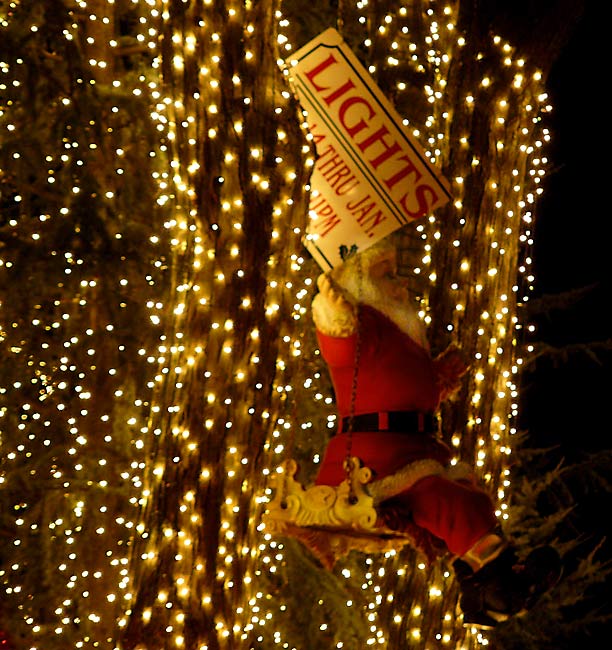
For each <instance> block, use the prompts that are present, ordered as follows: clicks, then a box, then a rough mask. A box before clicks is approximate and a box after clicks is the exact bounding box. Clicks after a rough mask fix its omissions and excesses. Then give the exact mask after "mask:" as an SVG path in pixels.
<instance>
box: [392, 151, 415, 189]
mask: <svg viewBox="0 0 612 650" xmlns="http://www.w3.org/2000/svg"><path fill="white" fill-rule="evenodd" d="M399 160H405V161H406V162H407V163H408V164H407V165H406V166H405V167H402V169H400V170H399V171H398V172H396V173H395V174H394V175H393V176H392V177H391V178H388V179H387V180H386V181H385V185H386V186H387V187H388V188H389V189H391V188H392V187H393V186H394V185H395V184H396V183H399V181H401V180H402V178H406V176H408V174H416V178H415V179H414V182H415V183H418V182H419V181H420V180H421V177H422V176H423V174H422V173H421V172H420V171H419V170H418V169H417V168H416V167H415V166H414V163H413V162H412V160H410V158H408V156H401V157H400V158H399Z"/></svg>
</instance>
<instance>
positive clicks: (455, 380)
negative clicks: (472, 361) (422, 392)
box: [433, 343, 470, 400]
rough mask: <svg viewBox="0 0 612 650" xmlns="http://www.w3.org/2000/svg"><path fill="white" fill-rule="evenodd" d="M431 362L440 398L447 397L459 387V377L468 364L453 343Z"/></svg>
mask: <svg viewBox="0 0 612 650" xmlns="http://www.w3.org/2000/svg"><path fill="white" fill-rule="evenodd" d="M433 363H434V370H435V372H436V383H437V384H438V387H439V388H440V399H441V400H445V399H449V398H450V397H452V396H453V395H454V394H455V393H457V392H458V391H459V389H460V388H461V378H462V377H463V375H465V373H466V372H467V371H468V370H469V368H470V366H469V365H468V364H467V363H466V362H465V360H464V359H463V356H462V355H461V351H460V350H459V348H458V347H457V346H456V345H455V344H454V343H451V345H449V346H448V347H447V348H446V350H444V351H443V352H441V353H440V354H439V355H438V356H437V357H436V358H435V359H434V360H433Z"/></svg>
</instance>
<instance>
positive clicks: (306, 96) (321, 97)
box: [291, 29, 451, 270]
mask: <svg viewBox="0 0 612 650" xmlns="http://www.w3.org/2000/svg"><path fill="white" fill-rule="evenodd" d="M291 63H292V66H293V67H292V68H291V75H292V83H293V86H294V89H295V92H296V94H297V96H298V99H299V101H300V104H301V106H302V108H303V109H304V110H305V111H306V114H307V118H306V119H307V123H308V127H309V130H310V132H311V133H312V135H313V137H314V141H315V146H316V149H317V161H316V164H315V168H314V172H313V175H312V181H311V186H312V193H311V199H310V205H309V211H310V215H311V220H310V223H309V226H308V230H307V235H306V237H305V240H304V245H305V246H306V248H307V249H308V250H309V252H310V253H311V254H312V256H313V257H314V258H315V260H316V261H317V262H318V263H319V265H320V266H321V267H322V268H323V269H324V270H329V269H331V268H333V267H334V266H338V265H339V264H341V263H342V261H343V259H345V258H346V256H347V255H350V254H352V253H354V252H357V251H359V252H361V251H362V250H365V249H366V248H368V247H369V246H371V245H372V244H374V243H376V242H377V241H379V240H380V239H382V238H384V237H386V236H387V235H389V234H390V233H392V232H393V231H394V230H397V228H399V227H400V226H402V225H404V224H406V223H408V222H409V221H413V220H415V219H419V218H421V217H423V216H425V215H427V214H429V213H431V212H432V210H434V209H435V208H437V207H439V206H441V205H443V204H444V203H446V202H447V201H448V200H449V199H450V198H451V195H450V190H449V186H448V183H447V181H446V179H444V177H442V176H441V174H440V173H439V172H438V171H437V170H436V169H435V167H433V165H432V164H431V163H430V162H429V161H428V159H427V157H426V156H425V153H424V151H423V150H422V149H421V147H420V146H419V144H418V143H417V141H416V140H415V139H414V138H412V137H411V136H410V135H409V134H408V133H407V132H406V130H405V128H404V126H403V125H402V119H401V117H400V116H399V115H398V113H397V112H396V110H395V109H394V108H393V106H392V105H391V103H390V102H389V101H387V99H386V98H385V96H384V95H383V94H382V92H381V91H380V89H379V88H378V87H377V86H376V84H375V83H374V80H373V79H372V77H371V76H370V75H369V74H368V72H367V71H366V70H365V68H364V67H363V66H362V65H361V63H360V62H359V61H358V59H357V57H356V56H355V55H354V54H353V53H352V51H351V50H350V48H349V47H348V46H347V45H346V43H345V42H344V41H343V40H342V37H341V36H340V34H339V33H338V32H337V31H336V30H335V29H328V30H326V31H325V32H323V33H322V34H320V35H319V36H318V37H317V38H315V39H314V40H312V41H310V42H309V43H307V44H306V45H305V46H304V47H303V48H301V49H300V50H299V51H298V52H296V53H295V54H294V55H293V56H292V58H291Z"/></svg>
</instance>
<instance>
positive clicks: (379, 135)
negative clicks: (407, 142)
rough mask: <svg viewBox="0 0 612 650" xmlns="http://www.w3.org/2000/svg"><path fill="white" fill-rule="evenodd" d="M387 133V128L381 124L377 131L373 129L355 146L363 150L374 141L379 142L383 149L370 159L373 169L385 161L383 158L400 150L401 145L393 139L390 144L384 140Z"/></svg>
mask: <svg viewBox="0 0 612 650" xmlns="http://www.w3.org/2000/svg"><path fill="white" fill-rule="evenodd" d="M388 134H389V129H388V128H387V127H386V126H384V125H383V126H381V127H380V129H378V131H375V132H374V133H372V135H371V136H369V137H368V138H366V139H365V140H362V141H361V142H360V143H359V144H358V145H357V146H358V147H359V148H360V149H361V151H364V152H365V150H366V149H367V148H368V147H371V146H372V145H373V144H374V143H375V142H380V143H381V144H382V145H383V147H384V149H385V150H384V151H383V152H382V153H381V154H379V155H378V157H377V158H374V159H373V160H370V161H369V162H370V164H371V165H372V167H374V169H376V168H377V167H378V166H379V165H381V164H382V163H384V162H385V160H388V159H389V158H391V156H393V155H394V154H396V153H397V152H398V151H401V147H400V146H399V144H397V142H395V141H393V144H392V145H389V144H387V143H386V142H385V136H386V135H388Z"/></svg>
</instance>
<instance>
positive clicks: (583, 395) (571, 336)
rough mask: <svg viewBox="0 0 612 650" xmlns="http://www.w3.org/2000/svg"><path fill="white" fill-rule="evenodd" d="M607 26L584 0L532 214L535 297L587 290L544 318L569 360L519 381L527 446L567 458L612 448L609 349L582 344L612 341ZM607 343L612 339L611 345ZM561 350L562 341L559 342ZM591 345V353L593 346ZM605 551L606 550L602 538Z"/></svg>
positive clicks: (555, 90)
mask: <svg viewBox="0 0 612 650" xmlns="http://www.w3.org/2000/svg"><path fill="white" fill-rule="evenodd" d="M604 29H605V26H604V24H603V21H602V15H601V8H600V9H599V11H598V10H597V9H596V8H595V7H593V5H592V4H591V6H590V7H589V6H587V10H586V14H585V16H584V18H583V19H582V21H581V22H580V24H579V25H578V27H577V29H576V31H575V34H574V36H573V37H572V39H571V42H570V43H569V44H568V46H567V47H566V48H565V50H564V52H563V54H562V56H561V57H560V59H559V60H558V62H557V64H556V65H555V67H554V68H553V71H552V73H551V76H550V78H549V84H548V88H549V91H550V95H551V102H552V104H553V106H554V109H555V110H554V117H553V122H552V125H551V127H552V134H553V146H552V149H551V155H550V158H551V161H552V166H551V167H552V169H551V171H550V172H549V174H548V176H547V185H546V189H545V193H544V195H543V200H542V202H541V204H540V207H539V212H538V213H537V226H536V245H535V251H534V275H535V277H536V290H535V292H534V295H533V299H537V298H539V297H541V296H547V295H563V294H564V292H567V291H571V290H579V289H584V288H587V287H590V288H591V289H590V290H588V291H585V293H584V295H583V297H582V298H581V299H580V300H578V301H577V302H575V303H574V304H573V306H571V307H570V308H566V309H557V310H553V311H551V312H549V313H548V314H547V315H546V316H544V317H540V318H539V319H538V320H537V321H536V322H537V324H538V326H539V337H540V339H541V340H544V341H545V342H547V343H549V344H551V345H553V346H555V347H557V348H559V349H560V350H563V349H564V346H567V345H570V346H572V348H571V349H572V350H573V351H574V352H573V353H572V354H570V355H568V356H567V357H566V358H565V359H563V358H560V356H559V355H557V356H556V361H554V360H552V359H550V358H549V359H542V360H541V361H539V362H538V363H537V366H536V368H537V370H536V372H535V373H533V374H531V373H530V374H529V375H528V376H527V377H526V378H525V380H524V385H523V392H522V406H521V419H522V420H523V422H522V425H523V427H525V428H527V430H528V432H529V443H528V444H529V446H533V447H539V448H544V447H545V448H553V447H556V450H555V451H554V453H553V454H552V457H554V458H555V460H556V461H560V460H564V461H565V462H566V463H572V462H579V461H584V460H585V459H586V458H588V455H589V454H592V453H594V452H597V451H601V450H611V449H612V442H611V439H612V425H611V424H610V419H611V418H610V415H609V412H608V409H609V408H610V405H611V404H612V349H611V350H608V351H603V350H602V349H601V347H600V348H591V350H590V353H589V352H587V347H588V346H587V344H589V343H592V342H594V341H598V342H604V341H610V342H612V315H611V314H610V302H611V300H610V299H611V298H612V282H611V279H612V273H611V269H612V264H611V260H612V253H611V252H610V241H611V240H610V237H609V231H610V228H609V225H608V222H609V219H610V207H609V199H607V196H606V195H607V194H608V193H609V191H610V188H611V185H612V184H611V183H610V181H609V180H608V178H607V176H608V169H607V149H608V147H607V144H608V142H609V139H610V138H609V130H610V129H609V126H608V124H607V119H606V118H607V117H608V116H607V114H605V115H604V111H606V109H607V100H605V99H604V92H606V90H607V89H605V86H604V84H605V83H606V82H605V79H606V76H607V74H608V73H607V72H605V71H604V66H603V63H602V62H603V60H604V59H603V58H600V56H599V52H600V51H601V50H603V43H605V40H604ZM610 347H612V346H610ZM565 349H567V348H565ZM593 352H595V356H593V355H592V353H593ZM578 508H579V510H578V513H579V514H578V521H579V522H581V523H580V524H579V526H581V525H582V524H584V529H583V530H582V531H581V532H582V533H586V534H587V535H588V534H589V533H592V534H594V535H595V537H597V538H601V537H603V536H605V535H608V538H609V539H610V530H609V515H608V513H609V512H610V511H612V495H611V494H610V493H606V492H605V491H602V490H597V489H593V490H591V491H590V492H586V493H584V494H583V495H582V498H581V500H580V501H579V502H578ZM607 548H610V544H608V546H607ZM608 552H609V553H612V550H611V551H608Z"/></svg>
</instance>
